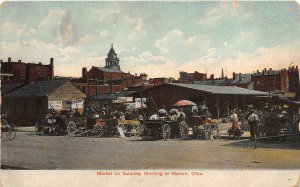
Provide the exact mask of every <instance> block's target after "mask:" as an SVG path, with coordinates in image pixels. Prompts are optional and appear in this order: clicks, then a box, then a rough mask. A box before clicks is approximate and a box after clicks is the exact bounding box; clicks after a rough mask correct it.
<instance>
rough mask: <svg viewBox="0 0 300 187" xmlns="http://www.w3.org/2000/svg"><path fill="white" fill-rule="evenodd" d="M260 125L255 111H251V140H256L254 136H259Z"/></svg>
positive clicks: (249, 118)
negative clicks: (258, 128)
mask: <svg viewBox="0 0 300 187" xmlns="http://www.w3.org/2000/svg"><path fill="white" fill-rule="evenodd" d="M258 123H259V119H258V115H257V114H255V112H254V109H251V110H250V115H249V117H248V124H249V126H250V135H251V138H254V136H255V135H256V134H257V127H258Z"/></svg>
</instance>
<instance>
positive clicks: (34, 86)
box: [7, 79, 70, 97]
mask: <svg viewBox="0 0 300 187" xmlns="http://www.w3.org/2000/svg"><path fill="white" fill-rule="evenodd" d="M67 82H70V81H69V80H66V79H57V80H48V81H37V82H33V83H31V84H28V85H26V86H24V87H22V88H20V89H17V90H15V91H13V92H11V93H9V94H7V96H13V97H42V96H49V95H50V94H51V93H52V92H53V91H55V90H56V89H58V88H59V87H60V86H62V85H63V84H65V83H67Z"/></svg>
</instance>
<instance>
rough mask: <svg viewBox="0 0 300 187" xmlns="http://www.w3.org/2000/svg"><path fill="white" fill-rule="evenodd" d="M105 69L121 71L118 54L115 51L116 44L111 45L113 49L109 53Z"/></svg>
mask: <svg viewBox="0 0 300 187" xmlns="http://www.w3.org/2000/svg"><path fill="white" fill-rule="evenodd" d="M105 62H106V64H105V68H111V69H118V70H120V69H121V68H120V65H119V62H120V60H119V58H118V55H117V53H116V52H115V50H114V44H111V48H110V50H109V53H108V54H107V58H106V59H105Z"/></svg>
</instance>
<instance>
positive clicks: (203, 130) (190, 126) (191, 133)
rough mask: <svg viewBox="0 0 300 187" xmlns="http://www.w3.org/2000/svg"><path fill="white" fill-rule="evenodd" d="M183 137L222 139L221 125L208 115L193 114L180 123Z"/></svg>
mask: <svg viewBox="0 0 300 187" xmlns="http://www.w3.org/2000/svg"><path fill="white" fill-rule="evenodd" d="M179 125H180V126H179V129H180V136H181V137H182V138H185V139H186V138H202V139H205V140H210V139H220V134H221V126H220V124H219V123H218V121H217V120H212V119H209V118H207V117H206V116H191V117H190V118H187V119H186V121H182V122H181V123H180V124H179Z"/></svg>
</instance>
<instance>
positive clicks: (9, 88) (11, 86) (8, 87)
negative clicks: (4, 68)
mask: <svg viewBox="0 0 300 187" xmlns="http://www.w3.org/2000/svg"><path fill="white" fill-rule="evenodd" d="M22 86H24V84H23V83H15V84H1V95H5V94H7V93H9V92H12V91H14V90H16V89H18V88H20V87H22Z"/></svg>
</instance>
